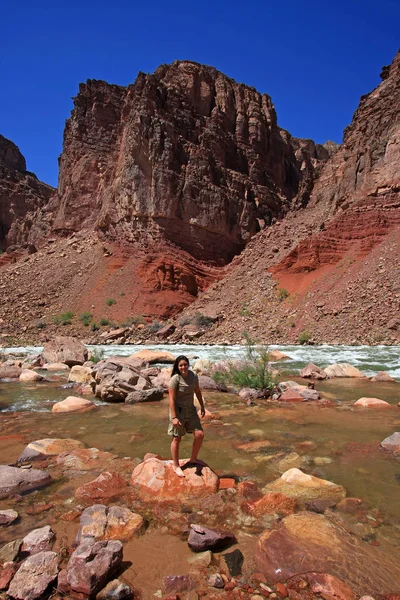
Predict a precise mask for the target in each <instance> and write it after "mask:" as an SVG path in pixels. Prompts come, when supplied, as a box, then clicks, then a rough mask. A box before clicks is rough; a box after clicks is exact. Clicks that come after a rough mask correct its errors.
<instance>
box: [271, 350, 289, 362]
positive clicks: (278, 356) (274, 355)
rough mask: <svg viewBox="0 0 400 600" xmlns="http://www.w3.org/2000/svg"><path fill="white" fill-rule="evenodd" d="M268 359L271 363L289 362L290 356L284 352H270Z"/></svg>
mask: <svg viewBox="0 0 400 600" xmlns="http://www.w3.org/2000/svg"><path fill="white" fill-rule="evenodd" d="M268 358H269V360H270V361H271V362H278V361H279V360H287V359H288V358H290V356H288V355H287V354H284V352H281V351H280V350H269V351H268Z"/></svg>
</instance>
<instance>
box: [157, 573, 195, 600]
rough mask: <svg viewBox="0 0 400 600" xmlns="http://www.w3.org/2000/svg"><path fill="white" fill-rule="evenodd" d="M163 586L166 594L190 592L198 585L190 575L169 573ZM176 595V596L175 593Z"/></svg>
mask: <svg viewBox="0 0 400 600" xmlns="http://www.w3.org/2000/svg"><path fill="white" fill-rule="evenodd" d="M163 587H164V591H165V593H166V594H172V593H183V592H190V590H193V589H194V588H195V587H196V581H194V580H193V579H192V578H191V577H189V575H167V576H166V577H164V582H163ZM174 596H175V598H176V595H175V594H174ZM169 597H170V596H169ZM178 597H179V596H178Z"/></svg>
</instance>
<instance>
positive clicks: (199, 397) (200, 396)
mask: <svg viewBox="0 0 400 600" xmlns="http://www.w3.org/2000/svg"><path fill="white" fill-rule="evenodd" d="M194 393H195V394H196V398H197V400H198V401H199V404H200V415H201V418H203V417H204V415H205V414H206V409H205V408H204V400H203V394H202V393H201V389H200V386H199V382H197V384H196V387H195V390H194Z"/></svg>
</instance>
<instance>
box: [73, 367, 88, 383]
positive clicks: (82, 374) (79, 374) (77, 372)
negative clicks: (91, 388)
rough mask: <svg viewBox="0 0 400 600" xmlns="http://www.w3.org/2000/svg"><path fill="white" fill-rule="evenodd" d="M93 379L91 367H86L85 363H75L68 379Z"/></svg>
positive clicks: (80, 380)
mask: <svg viewBox="0 0 400 600" xmlns="http://www.w3.org/2000/svg"><path fill="white" fill-rule="evenodd" d="M91 380H92V369H91V367H84V366H83V365H74V366H73V367H72V368H71V370H70V372H69V375H68V381H73V382H74V383H90V381H91Z"/></svg>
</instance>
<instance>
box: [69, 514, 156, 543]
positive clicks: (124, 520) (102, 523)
mask: <svg viewBox="0 0 400 600" xmlns="http://www.w3.org/2000/svg"><path fill="white" fill-rule="evenodd" d="M144 528H145V522H144V519H143V517H142V516H141V515H138V514H137V513H134V512H132V511H131V510H129V508H126V507H124V506H110V507H108V506H105V505H104V504H94V505H93V506H89V507H88V508H86V509H85V510H84V511H83V513H82V515H81V525H80V529H79V532H78V535H77V538H76V542H77V543H78V544H80V543H81V541H82V540H83V539H84V538H85V537H92V538H93V539H95V540H121V541H122V542H126V541H128V540H130V539H131V538H132V537H134V536H135V535H139V534H140V533H143V531H144Z"/></svg>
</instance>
